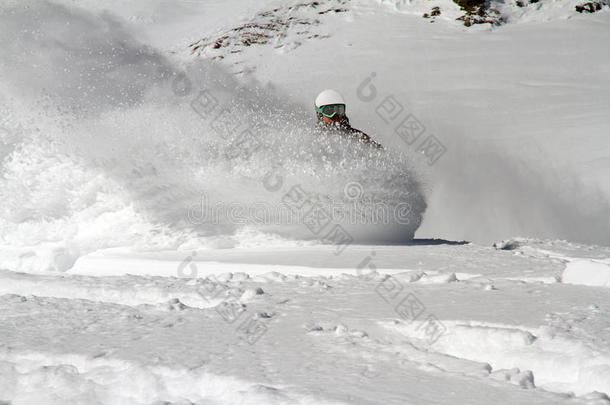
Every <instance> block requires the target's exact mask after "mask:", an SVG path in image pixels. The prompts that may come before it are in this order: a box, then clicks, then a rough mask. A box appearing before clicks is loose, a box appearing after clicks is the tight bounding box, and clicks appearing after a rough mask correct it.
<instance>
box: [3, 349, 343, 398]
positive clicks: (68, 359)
mask: <svg viewBox="0 0 610 405" xmlns="http://www.w3.org/2000/svg"><path fill="white" fill-rule="evenodd" d="M43 387H46V388H47V389H43ZM0 398H2V399H3V400H8V401H9V402H11V403H14V404H21V403H38V404H48V405H54V404H57V405H60V404H66V403H72V404H91V405H96V404H108V403H112V404H125V405H126V404H133V405H139V404H142V405H144V404H146V405H148V404H152V403H163V404H168V403H172V404H193V403H223V404H229V403H230V404H243V405H246V404H253V405H254V404H262V403H264V404H313V403H319V404H332V403H334V404H338V403H337V402H327V401H325V400H323V399H320V398H313V397H311V396H308V395H298V394H294V393H289V392H287V391H286V390H284V389H282V388H280V387H272V386H267V385H261V384H258V383H255V382H248V381H243V380H240V379H238V378H235V377H230V376H221V375H214V374H212V373H210V372H208V371H207V370H205V368H202V367H199V368H197V369H187V368H184V369H172V368H168V367H155V366H151V367H143V366H139V365H136V364H132V363H130V362H127V361H122V360H112V359H103V358H88V357H85V356H82V355H50V354H46V353H38V352H27V353H26V352H24V353H8V352H6V351H5V352H4V353H2V354H0Z"/></svg>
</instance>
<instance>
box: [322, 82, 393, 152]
mask: <svg viewBox="0 0 610 405" xmlns="http://www.w3.org/2000/svg"><path fill="white" fill-rule="evenodd" d="M315 108H316V115H317V117H318V124H319V125H320V127H321V128H323V129H324V130H328V131H337V132H339V133H341V134H342V135H345V136H348V137H351V138H353V139H356V140H357V141H358V142H362V143H366V144H369V145H371V146H374V147H376V148H378V149H383V146H381V144H379V143H377V142H375V141H374V140H372V139H371V137H370V136H368V135H367V134H365V133H364V132H362V131H360V130H359V129H356V128H352V126H351V125H350V124H349V118H347V115H345V100H343V97H342V96H341V94H339V92H338V91H335V90H331V89H327V90H324V91H322V92H321V93H320V94H318V97H316V101H315Z"/></svg>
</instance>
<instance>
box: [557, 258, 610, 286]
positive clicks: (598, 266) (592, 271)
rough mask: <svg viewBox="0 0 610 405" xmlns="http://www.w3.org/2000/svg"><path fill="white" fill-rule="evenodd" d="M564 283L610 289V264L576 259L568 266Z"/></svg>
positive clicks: (564, 273)
mask: <svg viewBox="0 0 610 405" xmlns="http://www.w3.org/2000/svg"><path fill="white" fill-rule="evenodd" d="M562 282H564V283H567V284H580V285H588V286H593V287H610V262H608V261H607V262H603V261H595V260H587V259H576V260H572V261H570V262H569V263H567V265H566V269H565V270H564V271H563V275H562Z"/></svg>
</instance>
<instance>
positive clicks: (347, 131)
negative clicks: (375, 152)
mask: <svg viewBox="0 0 610 405" xmlns="http://www.w3.org/2000/svg"><path fill="white" fill-rule="evenodd" d="M319 123H320V126H321V127H322V128H323V129H325V130H331V131H338V132H340V133H341V134H342V135H345V136H348V137H350V138H352V139H355V140H357V141H358V142H362V143H365V144H368V145H371V146H374V147H375V148H377V149H383V146H382V145H381V144H379V143H377V142H375V141H374V140H372V139H371V137H370V136H368V135H367V134H365V133H364V132H362V131H361V130H359V129H356V128H353V127H352V126H351V125H350V124H349V118H347V117H344V118H343V119H342V120H341V121H339V122H338V123H336V124H334V125H325V124H323V123H322V120H321V119H320V121H319Z"/></svg>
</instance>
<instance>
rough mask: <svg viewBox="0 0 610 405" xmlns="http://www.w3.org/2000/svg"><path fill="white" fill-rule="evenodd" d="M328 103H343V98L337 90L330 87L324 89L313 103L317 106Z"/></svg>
mask: <svg viewBox="0 0 610 405" xmlns="http://www.w3.org/2000/svg"><path fill="white" fill-rule="evenodd" d="M330 104H345V100H343V96H341V94H339V92H338V91H336V90H331V89H326V90H324V91H323V92H321V93H320V94H318V97H316V101H315V105H316V107H317V108H320V107H322V106H323V105H330Z"/></svg>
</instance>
